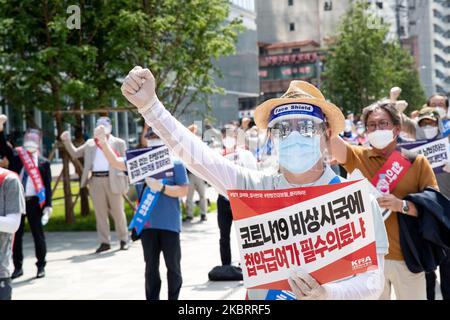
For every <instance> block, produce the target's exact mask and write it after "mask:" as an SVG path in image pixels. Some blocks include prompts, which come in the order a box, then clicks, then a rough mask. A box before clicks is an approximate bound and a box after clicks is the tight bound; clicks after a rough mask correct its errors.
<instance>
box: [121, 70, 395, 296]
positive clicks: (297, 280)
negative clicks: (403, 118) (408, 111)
mask: <svg viewBox="0 0 450 320" xmlns="http://www.w3.org/2000/svg"><path fill="white" fill-rule="evenodd" d="M155 89H156V83H155V78H154V76H153V74H152V73H151V71H150V70H149V69H143V68H141V67H139V66H137V67H135V68H133V70H131V71H130V73H129V74H128V76H127V77H126V78H125V80H124V82H123V84H122V88H121V90H122V94H123V95H124V96H125V97H126V98H127V99H128V101H129V102H131V103H132V104H133V105H134V106H136V107H137V109H138V112H139V113H141V115H142V116H143V117H144V119H145V122H146V123H148V124H149V125H150V126H152V128H153V129H154V130H155V132H157V133H158V135H159V136H160V137H161V139H162V140H163V141H164V143H165V144H166V145H168V146H169V147H170V148H171V149H172V150H173V152H174V153H176V155H177V156H178V157H180V158H181V159H182V160H183V161H184V162H185V163H186V165H187V166H188V168H189V170H191V171H192V172H194V173H195V174H197V175H199V176H201V177H202V178H204V179H205V180H206V181H208V182H209V183H210V184H211V185H212V186H213V187H214V188H216V190H218V192H219V193H220V194H221V195H223V196H226V195H227V190H229V189H247V190H256V189H264V190H274V189H284V188H292V187H298V186H319V185H327V184H330V183H336V182H340V181H342V180H341V178H339V177H338V176H337V175H336V174H335V173H334V172H333V171H332V170H331V168H330V167H329V166H328V165H327V164H326V163H327V162H326V160H325V159H326V152H325V151H326V146H327V142H328V141H329V138H330V137H334V136H337V135H338V134H339V132H341V131H342V130H343V129H344V116H343V114H342V112H341V111H340V110H339V108H338V107H337V106H335V105H334V104H332V103H330V102H328V101H326V100H325V97H324V96H323V95H322V93H321V92H320V91H319V90H318V89H317V88H316V87H314V86H313V85H311V84H309V83H307V82H304V81H292V82H291V84H290V86H289V89H288V91H287V92H286V93H285V94H284V95H283V96H282V97H281V98H276V99H270V100H268V101H266V102H264V103H263V104H261V105H260V106H258V107H257V108H256V110H255V113H254V116H255V122H256V125H257V126H258V128H260V129H267V128H269V131H270V133H269V134H268V137H270V139H273V140H274V141H275V142H274V144H273V145H274V149H276V150H274V152H273V155H276V156H277V161H278V163H279V170H277V171H272V172H268V171H256V170H250V169H247V168H243V167H241V166H238V165H236V164H235V163H233V162H232V161H229V160H227V159H225V158H224V157H222V156H220V155H219V154H217V153H216V152H214V151H213V150H211V149H210V148H208V147H207V146H205V145H204V144H203V143H200V142H198V139H197V138H196V137H195V135H193V134H192V133H191V132H190V131H189V130H188V129H187V128H185V127H184V126H183V125H182V124H181V123H180V122H179V121H178V120H177V119H176V118H175V117H173V116H172V115H171V114H170V113H169V111H167V110H166V109H165V108H164V105H163V104H162V102H161V101H159V99H158V97H157V95H156V91H155ZM300 106H301V107H300ZM371 205H372V210H373V214H374V221H375V235H376V236H375V237H376V243H377V254H378V261H379V268H378V269H376V270H371V271H369V272H366V273H362V274H358V275H356V276H354V277H351V278H348V279H345V280H342V281H340V282H335V283H327V284H323V285H320V284H319V283H318V282H317V281H316V280H315V279H314V278H313V277H312V276H311V275H310V274H309V273H307V272H305V271H304V270H303V271H302V270H301V269H298V270H296V271H295V273H293V274H292V276H291V278H290V279H289V282H290V285H291V290H292V293H291V295H292V296H295V297H296V298H298V299H376V298H378V296H379V295H380V294H381V291H382V284H383V281H384V278H383V261H384V255H385V254H386V252H387V248H388V243H387V237H386V231H385V228H384V225H383V221H382V217H381V213H380V209H379V207H378V204H377V202H376V201H375V200H373V201H371ZM272 291H276V290H272ZM276 295H277V294H275V296H276ZM272 297H274V295H271V291H269V290H257V289H249V290H248V298H249V299H263V300H264V299H270V298H272Z"/></svg>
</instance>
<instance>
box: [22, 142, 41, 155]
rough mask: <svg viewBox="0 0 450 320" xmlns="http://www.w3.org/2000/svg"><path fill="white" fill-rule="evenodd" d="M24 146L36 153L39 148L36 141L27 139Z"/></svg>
mask: <svg viewBox="0 0 450 320" xmlns="http://www.w3.org/2000/svg"><path fill="white" fill-rule="evenodd" d="M23 147H24V148H25V150H27V151H28V152H30V153H35V152H36V151H37V150H38V149H39V146H38V145H37V143H36V142H34V141H25V142H24V144H23Z"/></svg>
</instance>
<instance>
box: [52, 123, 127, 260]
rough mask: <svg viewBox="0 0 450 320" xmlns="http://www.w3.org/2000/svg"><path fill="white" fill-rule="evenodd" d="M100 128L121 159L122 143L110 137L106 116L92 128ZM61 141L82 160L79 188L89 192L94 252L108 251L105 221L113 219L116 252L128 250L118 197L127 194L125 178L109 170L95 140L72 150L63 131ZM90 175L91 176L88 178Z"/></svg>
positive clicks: (124, 224)
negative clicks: (117, 243)
mask: <svg viewBox="0 0 450 320" xmlns="http://www.w3.org/2000/svg"><path fill="white" fill-rule="evenodd" d="M99 126H104V127H105V128H106V130H107V137H108V144H109V145H110V146H111V148H112V149H113V150H114V152H115V153H117V155H118V156H121V157H124V156H125V150H126V144H125V141H124V140H122V139H120V138H117V137H114V136H113V135H112V134H111V129H112V126H111V120H110V119H109V118H108V117H100V118H99V119H98V120H97V123H96V127H99ZM61 141H62V142H63V144H64V146H65V147H66V150H67V151H68V152H69V154H70V155H71V156H72V157H74V158H81V157H83V158H84V169H83V174H82V177H81V187H85V186H86V185H87V184H89V191H90V193H91V197H92V203H93V204H94V210H95V219H96V221H97V232H98V237H99V241H100V246H99V248H98V249H97V250H96V253H100V252H103V251H107V250H109V249H111V245H110V240H111V239H110V238H111V236H110V230H109V229H110V228H109V218H108V216H109V215H111V216H112V218H113V219H114V225H115V227H116V232H117V236H118V238H119V240H120V249H121V250H127V249H128V230H127V219H126V217H125V211H124V202H123V197H122V195H123V194H124V193H126V192H127V191H128V178H127V176H126V175H125V173H124V172H122V171H120V170H117V169H115V168H112V167H110V165H109V163H108V161H107V160H106V158H105V155H104V154H103V150H102V147H101V146H100V145H99V144H98V142H97V141H96V140H95V139H89V140H87V141H86V142H85V143H84V144H83V145H81V146H79V147H78V148H76V147H75V146H74V145H73V144H72V141H71V140H70V134H69V132H68V131H65V132H63V133H62V134H61ZM89 176H91V177H89Z"/></svg>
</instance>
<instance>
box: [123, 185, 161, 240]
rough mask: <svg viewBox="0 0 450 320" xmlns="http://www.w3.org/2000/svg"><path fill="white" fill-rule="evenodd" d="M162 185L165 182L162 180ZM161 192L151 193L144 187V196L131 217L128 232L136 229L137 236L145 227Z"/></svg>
mask: <svg viewBox="0 0 450 320" xmlns="http://www.w3.org/2000/svg"><path fill="white" fill-rule="evenodd" d="M162 183H163V184H165V180H164V179H163V182H162ZM160 195H161V192H153V191H151V190H150V188H149V187H147V186H145V190H144V194H143V195H142V198H141V201H140V202H139V206H138V208H137V210H136V212H135V214H134V216H133V219H132V220H131V222H130V225H129V226H128V229H129V230H132V229H133V228H136V233H137V234H138V235H139V234H140V233H141V231H142V229H143V228H144V226H145V223H146V222H147V221H148V219H149V218H150V214H151V212H152V210H153V208H154V207H155V205H156V202H157V201H158V198H159V196H160Z"/></svg>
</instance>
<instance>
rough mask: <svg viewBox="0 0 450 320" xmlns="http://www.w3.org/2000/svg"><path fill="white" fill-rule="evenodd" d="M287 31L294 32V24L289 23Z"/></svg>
mask: <svg viewBox="0 0 450 320" xmlns="http://www.w3.org/2000/svg"><path fill="white" fill-rule="evenodd" d="M289 31H295V23H293V22H291V23H289Z"/></svg>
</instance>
